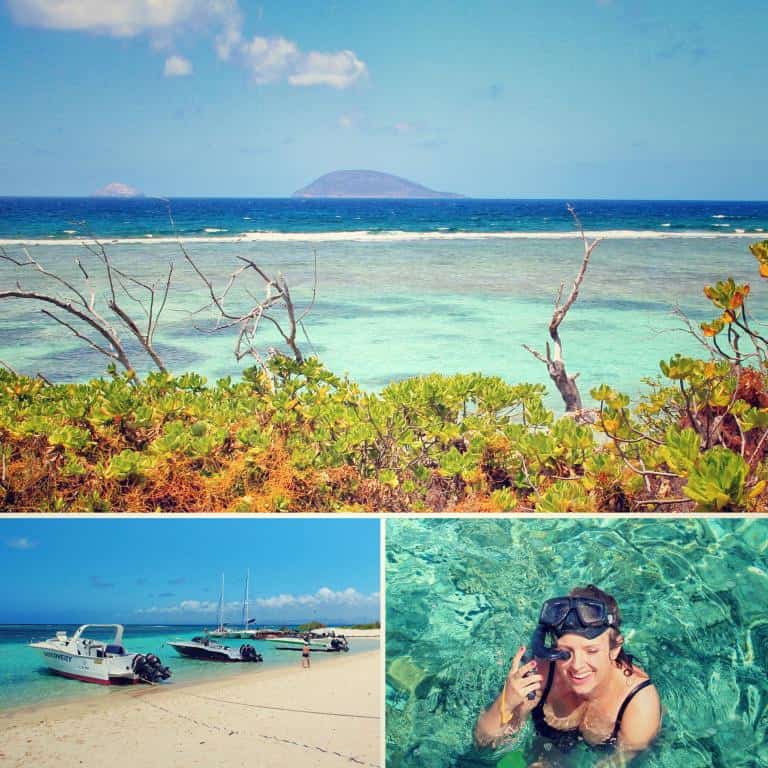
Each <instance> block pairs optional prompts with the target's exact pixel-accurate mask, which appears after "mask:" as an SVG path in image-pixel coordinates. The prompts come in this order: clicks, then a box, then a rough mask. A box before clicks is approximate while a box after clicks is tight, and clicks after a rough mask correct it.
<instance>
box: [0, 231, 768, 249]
mask: <svg viewBox="0 0 768 768" xmlns="http://www.w3.org/2000/svg"><path fill="white" fill-rule="evenodd" d="M584 233H585V235H586V236H587V237H589V238H599V239H606V240H677V239H683V240H697V239H704V240H721V239H727V238H739V239H743V238H748V239H754V238H757V239H760V238H762V239H765V238H767V237H768V231H765V230H763V229H755V230H750V231H747V230H737V229H733V230H731V231H728V232H725V231H722V232H721V231H718V232H713V231H711V230H690V231H686V232H674V231H669V232H659V231H658V230H632V229H617V230H595V231H592V230H589V231H588V230H585V232H584ZM580 237H581V235H580V234H579V232H575V231H566V230H564V231H562V232H561V231H542V232H528V231H505V232H439V231H438V232H406V231H402V230H387V231H384V232H371V231H368V230H351V231H337V232H271V231H260V232H242V233H240V234H237V235H219V236H216V237H213V236H210V235H179V236H178V237H177V236H168V235H161V236H157V237H156V236H154V235H151V234H147V235H144V236H136V235H131V236H127V237H120V236H118V237H114V236H107V235H104V236H102V235H96V236H95V238H93V237H87V238H86V237H67V238H63V237H54V236H50V237H48V238H39V237H38V238H18V237H17V238H0V247H3V246H19V247H39V246H46V245H55V246H63V245H77V246H80V245H83V244H84V243H93V242H94V239H96V240H98V241H99V242H101V243H103V244H104V245H146V244H158V245H175V244H178V243H179V242H182V243H198V244H212V243H221V244H236V243H258V242H263V243H280V242H284V243H322V242H357V243H361V242H369V243H397V242H420V241H424V240H442V241H455V240H570V239H580Z"/></svg>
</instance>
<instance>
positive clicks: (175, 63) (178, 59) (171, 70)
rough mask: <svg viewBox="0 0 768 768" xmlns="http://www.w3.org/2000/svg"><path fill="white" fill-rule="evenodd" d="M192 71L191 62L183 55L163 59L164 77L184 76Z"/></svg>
mask: <svg viewBox="0 0 768 768" xmlns="http://www.w3.org/2000/svg"><path fill="white" fill-rule="evenodd" d="M191 73H192V63H191V62H190V61H189V59H185V58H184V57H183V56H169V57H168V58H167V59H166V60H165V69H164V70H163V75H165V77H184V76H185V75H189V74H191Z"/></svg>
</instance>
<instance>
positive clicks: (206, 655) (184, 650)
mask: <svg viewBox="0 0 768 768" xmlns="http://www.w3.org/2000/svg"><path fill="white" fill-rule="evenodd" d="M168 645H170V646H171V648H173V649H174V650H175V651H176V652H177V653H180V654H181V655H182V656H186V657H187V658H189V659H198V660H200V661H221V662H225V663H226V662H237V661H242V659H240V658H232V657H231V656H228V655H227V654H226V653H222V652H221V651H213V650H210V649H208V648H190V647H189V646H186V645H174V643H168Z"/></svg>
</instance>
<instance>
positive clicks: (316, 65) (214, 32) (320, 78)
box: [8, 0, 367, 89]
mask: <svg viewBox="0 0 768 768" xmlns="http://www.w3.org/2000/svg"><path fill="white" fill-rule="evenodd" d="M8 6H9V8H10V11H11V15H12V17H13V19H14V21H16V23H18V24H23V25H27V26H32V27H41V28H43V29H59V30H71V31H80V32H90V33H93V34H99V35H109V36H112V37H137V36H139V35H148V36H149V37H150V39H151V40H152V43H153V45H154V46H155V48H158V49H163V48H165V49H167V48H169V47H171V46H172V45H173V44H174V40H175V39H176V38H179V37H186V36H187V34H188V33H189V32H195V31H196V32H202V33H204V34H209V35H211V36H212V37H213V44H214V48H215V50H216V54H217V55H218V57H219V59H221V60H222V61H235V62H236V63H238V64H240V65H241V66H243V67H244V68H245V69H246V71H248V72H249V73H250V75H251V77H252V78H253V80H254V82H256V83H259V84H265V83H274V82H280V81H287V82H288V83H290V84H291V85H295V86H313V85H327V86H330V87H332V88H339V89H341V88H347V87H349V86H350V85H352V84H353V83H355V82H357V81H358V80H360V79H361V78H363V77H365V75H366V74H367V67H366V65H365V63H364V62H363V61H361V60H360V59H359V58H358V57H357V55H356V54H355V53H354V52H352V51H337V52H322V51H308V52H306V53H304V52H302V51H300V50H299V47H298V45H297V44H296V43H294V42H292V41H290V40H288V39H286V38H285V37H282V36H273V37H261V36H255V37H253V38H252V39H251V40H250V41H248V40H245V39H244V37H243V24H244V20H243V15H242V12H241V11H240V8H239V6H238V4H237V0H8ZM257 16H259V14H257ZM191 71H192V65H191V63H190V62H189V61H187V60H186V59H183V58H182V57H181V56H171V57H170V58H169V59H167V60H166V62H165V76H166V77H172V76H181V75H188V74H190V72H191Z"/></svg>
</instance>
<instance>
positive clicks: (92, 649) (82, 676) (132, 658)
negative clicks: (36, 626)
mask: <svg viewBox="0 0 768 768" xmlns="http://www.w3.org/2000/svg"><path fill="white" fill-rule="evenodd" d="M91 629H96V630H104V629H111V630H112V638H111V639H110V640H106V641H105V640H101V639H95V638H90V637H85V633H86V632H87V631H88V630H91ZM123 632H124V628H123V625H122V624H83V625H82V626H81V627H79V628H78V629H77V631H76V632H75V634H74V635H72V637H67V633H66V632H64V631H60V632H57V633H56V637H52V638H50V639H49V640H42V641H40V642H38V643H30V647H31V648H34V649H35V650H37V651H40V654H41V655H42V657H43V661H44V662H45V664H46V665H47V666H48V668H49V669H50V670H51V672H54V673H55V674H57V675H62V676H63V677H70V678H73V679H74V680H82V681H83V682H86V683H99V684H100V685H115V684H119V683H158V682H160V681H161V680H167V679H168V678H169V677H170V676H171V670H170V669H168V667H165V666H163V664H162V662H161V661H160V659H159V658H158V657H157V656H155V655H154V654H153V653H150V654H146V655H145V654H142V653H130V652H128V651H126V650H125V648H124V647H123Z"/></svg>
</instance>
